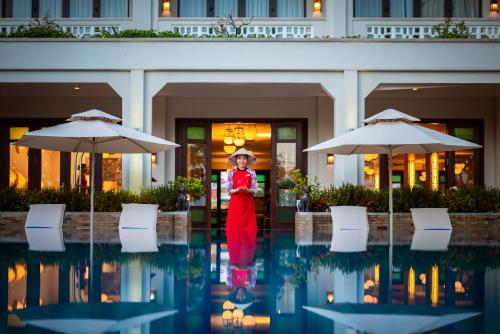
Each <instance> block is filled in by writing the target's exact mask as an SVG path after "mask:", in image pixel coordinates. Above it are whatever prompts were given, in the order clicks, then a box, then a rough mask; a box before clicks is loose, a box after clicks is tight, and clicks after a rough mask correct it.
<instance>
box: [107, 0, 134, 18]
mask: <svg viewBox="0 0 500 334" xmlns="http://www.w3.org/2000/svg"><path fill="white" fill-rule="evenodd" d="M101 17H128V0H101Z"/></svg>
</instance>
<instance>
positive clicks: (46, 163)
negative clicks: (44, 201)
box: [42, 150, 61, 189]
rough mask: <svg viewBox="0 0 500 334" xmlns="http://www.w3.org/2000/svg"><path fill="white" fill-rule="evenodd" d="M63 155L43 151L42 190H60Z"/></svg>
mask: <svg viewBox="0 0 500 334" xmlns="http://www.w3.org/2000/svg"><path fill="white" fill-rule="evenodd" d="M60 166H61V153H60V152H58V151H48V150H42V189H44V188H59V185H60V182H61V177H60V176H61V167H60Z"/></svg>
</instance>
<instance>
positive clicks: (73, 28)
mask: <svg viewBox="0 0 500 334" xmlns="http://www.w3.org/2000/svg"><path fill="white" fill-rule="evenodd" d="M56 23H57V25H58V26H59V28H60V29H61V30H62V31H64V32H70V33H72V34H73V35H74V36H75V37H78V38H82V37H92V36H94V35H97V34H99V33H100V32H101V31H107V32H110V33H112V32H113V31H120V30H121V28H122V27H121V24H114V23H108V24H99V23H94V22H92V23H80V22H78V23H75V22H69V21H56ZM28 24H29V21H10V20H9V21H8V22H2V21H0V32H4V33H7V34H10V33H13V32H15V31H16V30H17V29H18V28H19V26H20V25H25V26H26V25H28Z"/></svg>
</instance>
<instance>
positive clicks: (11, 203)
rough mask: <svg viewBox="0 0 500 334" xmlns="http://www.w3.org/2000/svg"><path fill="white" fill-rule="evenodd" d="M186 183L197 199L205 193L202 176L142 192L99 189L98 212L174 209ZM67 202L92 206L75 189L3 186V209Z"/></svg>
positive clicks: (71, 206) (74, 207) (80, 208)
mask: <svg viewBox="0 0 500 334" xmlns="http://www.w3.org/2000/svg"><path fill="white" fill-rule="evenodd" d="M181 184H184V185H185V190H186V194H188V195H189V196H190V198H191V199H193V200H197V199H199V198H200V197H201V196H203V195H204V194H205V187H204V185H203V183H202V182H201V181H200V180H197V179H187V178H185V177H177V178H176V179H175V180H172V181H170V182H168V183H167V184H165V185H162V186H158V187H153V188H145V189H143V190H141V192H140V193H139V194H134V193H132V192H130V191H126V190H120V191H96V192H95V194H94V210H95V211H96V212H118V211H121V209H122V207H121V205H122V203H149V204H158V205H159V209H160V210H162V211H173V210H174V209H175V202H176V200H177V194H178V189H179V186H180V185H181ZM55 203H61V204H66V211H68V212H85V211H89V210H90V194H88V193H80V192H78V191H76V190H58V189H42V190H19V189H16V188H13V187H10V188H4V189H0V211H28V210H29V206H30V204H55Z"/></svg>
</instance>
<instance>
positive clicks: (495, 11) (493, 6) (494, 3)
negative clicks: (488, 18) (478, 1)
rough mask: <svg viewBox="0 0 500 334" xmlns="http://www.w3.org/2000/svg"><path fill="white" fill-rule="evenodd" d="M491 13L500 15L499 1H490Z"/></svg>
mask: <svg viewBox="0 0 500 334" xmlns="http://www.w3.org/2000/svg"><path fill="white" fill-rule="evenodd" d="M490 13H491V14H494V15H498V0H490Z"/></svg>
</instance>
